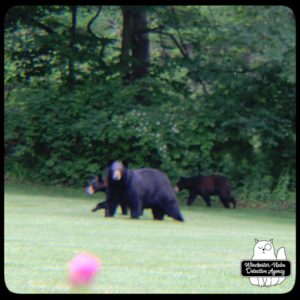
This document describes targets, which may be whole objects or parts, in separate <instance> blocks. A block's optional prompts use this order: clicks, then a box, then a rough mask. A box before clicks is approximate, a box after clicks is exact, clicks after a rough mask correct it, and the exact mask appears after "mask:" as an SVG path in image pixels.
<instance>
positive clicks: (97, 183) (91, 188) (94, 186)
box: [85, 175, 127, 215]
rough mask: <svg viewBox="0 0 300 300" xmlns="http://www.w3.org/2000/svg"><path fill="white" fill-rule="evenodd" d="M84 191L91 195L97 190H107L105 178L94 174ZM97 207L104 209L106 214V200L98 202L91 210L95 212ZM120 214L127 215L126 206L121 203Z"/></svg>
mask: <svg viewBox="0 0 300 300" xmlns="http://www.w3.org/2000/svg"><path fill="white" fill-rule="evenodd" d="M85 191H86V192H87V193H88V194H89V195H93V194H95V193H98V192H104V193H106V192H107V178H106V177H105V178H104V179H103V178H102V175H98V176H95V177H94V178H93V180H92V181H91V183H90V184H89V185H88V186H87V187H86V188H85ZM99 209H105V215H107V213H108V212H107V202H106V200H105V201H103V202H100V203H98V204H97V205H96V206H95V207H94V208H93V209H92V212H95V211H97V210H99ZM121 209H122V215H127V206H126V205H121Z"/></svg>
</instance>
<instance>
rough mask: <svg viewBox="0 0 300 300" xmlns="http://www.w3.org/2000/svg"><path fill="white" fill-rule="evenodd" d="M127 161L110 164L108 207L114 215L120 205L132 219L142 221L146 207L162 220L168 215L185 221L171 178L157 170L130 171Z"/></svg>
mask: <svg viewBox="0 0 300 300" xmlns="http://www.w3.org/2000/svg"><path fill="white" fill-rule="evenodd" d="M127 166H128V165H127V163H126V162H125V161H115V162H110V163H109V164H108V176H107V177H108V186H107V206H108V211H109V214H110V215H111V216H113V215H114V213H115V210H116V207H117V205H118V204H124V203H125V204H126V205H127V206H128V207H129V209H130V213H131V218H136V219H138V218H139V217H140V215H141V214H142V211H143V209H144V208H151V209H152V214H153V218H154V219H156V220H162V219H163V218H164V215H168V216H170V217H172V218H174V219H175V220H178V221H184V220H183V217H182V215H181V213H180V210H179V204H178V201H177V199H176V194H175V191H174V189H173V188H172V185H171V183H170V180H169V178H168V177H167V176H166V175H165V174H164V173H163V172H161V171H159V170H156V169H150V168H149V169H137V170H130V169H128V168H127Z"/></svg>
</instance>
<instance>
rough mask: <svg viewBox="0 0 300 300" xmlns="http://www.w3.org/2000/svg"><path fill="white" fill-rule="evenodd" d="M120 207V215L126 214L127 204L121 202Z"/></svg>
mask: <svg viewBox="0 0 300 300" xmlns="http://www.w3.org/2000/svg"><path fill="white" fill-rule="evenodd" d="M120 205H121V209H122V215H124V216H125V215H127V214H128V211H127V205H126V203H121V204H120Z"/></svg>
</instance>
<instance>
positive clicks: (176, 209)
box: [165, 200, 184, 222]
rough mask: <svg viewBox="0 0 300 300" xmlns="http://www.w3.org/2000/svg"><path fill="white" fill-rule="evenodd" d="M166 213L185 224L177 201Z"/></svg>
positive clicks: (167, 208) (166, 209)
mask: <svg viewBox="0 0 300 300" xmlns="http://www.w3.org/2000/svg"><path fill="white" fill-rule="evenodd" d="M165 213H166V214H167V215H168V216H169V217H171V218H173V219H175V220H177V221H181V222H184V219H183V217H182V215H181V213H180V210H179V207H178V204H177V202H176V200H174V202H173V205H171V206H167V207H165Z"/></svg>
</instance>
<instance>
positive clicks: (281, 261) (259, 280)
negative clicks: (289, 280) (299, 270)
mask: <svg viewBox="0 0 300 300" xmlns="http://www.w3.org/2000/svg"><path fill="white" fill-rule="evenodd" d="M241 275H242V276H245V277H249V280H250V283H251V284H252V285H257V286H260V287H270V286H274V285H278V284H281V283H282V282H283V281H284V280H285V279H286V277H288V276H290V275H291V263H290V261H289V260H287V258H286V254H285V249H284V248H283V247H281V248H279V250H278V251H277V254H276V255H275V249H274V245H273V240H268V241H266V240H261V241H259V240H257V239H255V244H254V248H253V257H252V259H251V260H242V262H241Z"/></svg>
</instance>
